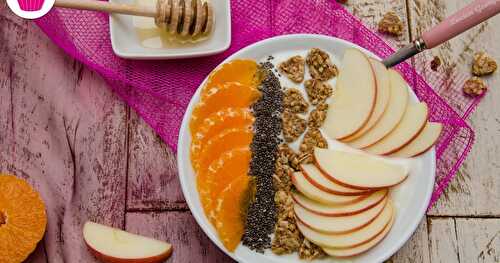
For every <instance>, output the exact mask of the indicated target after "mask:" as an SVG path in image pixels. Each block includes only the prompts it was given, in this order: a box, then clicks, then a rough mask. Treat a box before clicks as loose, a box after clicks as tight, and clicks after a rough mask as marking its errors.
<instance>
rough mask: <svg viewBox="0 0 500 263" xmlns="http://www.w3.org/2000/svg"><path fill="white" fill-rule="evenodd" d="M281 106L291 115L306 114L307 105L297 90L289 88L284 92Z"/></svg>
mask: <svg viewBox="0 0 500 263" xmlns="http://www.w3.org/2000/svg"><path fill="white" fill-rule="evenodd" d="M283 106H284V107H285V109H287V110H289V111H290V112H293V113H303V112H307V108H308V107H309V104H308V103H307V102H306V100H305V99H304V97H303V96H302V94H301V93H300V91H299V90H298V89H295V88H291V89H287V90H286V91H285V94H284V96H283Z"/></svg>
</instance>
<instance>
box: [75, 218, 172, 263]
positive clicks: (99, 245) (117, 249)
mask: <svg viewBox="0 0 500 263" xmlns="http://www.w3.org/2000/svg"><path fill="white" fill-rule="evenodd" d="M83 239H84V240H85V243H86V244H87V247H88V249H89V250H90V252H92V254H94V256H95V257H96V258H98V259H99V260H101V261H102V262H106V263H131V262H133V263H160V262H164V261H165V260H166V259H167V258H169V257H170V255H171V254H172V250H173V249H172V245H171V244H168V243H166V242H162V241H159V240H156V239H152V238H148V237H144V236H140V235H136V234H132V233H129V232H125V231H123V230H120V229H117V228H112V227H109V226H105V225H101V224H97V223H94V222H90V221H88V222H86V223H85V225H84V226H83Z"/></svg>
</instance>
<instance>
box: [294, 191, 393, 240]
mask: <svg viewBox="0 0 500 263" xmlns="http://www.w3.org/2000/svg"><path fill="white" fill-rule="evenodd" d="M387 199H388V198H387V197H386V198H384V200H383V201H382V202H380V203H378V204H377V205H375V206H374V207H372V208H370V209H367V210H366V211H363V212H361V213H358V214H354V215H348V216H321V215H318V214H315V213H312V212H310V211H308V210H306V209H305V208H303V207H302V206H300V205H298V204H296V203H295V204H294V205H293V210H294V211H295V215H296V217H297V220H300V222H302V224H304V225H305V226H307V227H309V228H310V229H312V230H315V231H318V232H321V233H326V234H343V233H347V232H351V231H354V230H358V229H361V228H362V227H364V226H366V225H368V224H369V223H370V222H372V221H373V220H374V219H375V218H376V217H377V216H378V215H379V214H380V213H381V212H382V210H384V207H385V205H386V204H387Z"/></svg>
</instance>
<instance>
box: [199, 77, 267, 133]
mask: <svg viewBox="0 0 500 263" xmlns="http://www.w3.org/2000/svg"><path fill="white" fill-rule="evenodd" d="M259 96H260V92H259V91H258V90H257V88H256V87H254V86H248V85H242V84H240V83H238V82H227V83H224V84H222V85H221V86H218V87H216V88H212V89H211V90H210V92H208V93H207V94H205V95H203V96H201V100H200V102H199V103H198V104H197V105H196V106H195V108H194V109H193V113H192V115H191V121H190V123H189V128H190V130H191V134H196V132H197V131H198V129H199V128H200V126H201V125H202V124H203V120H204V119H205V118H207V117H208V116H210V114H212V113H214V112H217V111H219V110H221V109H224V108H228V107H234V108H237V107H241V108H245V107H250V106H251V105H252V104H253V102H254V101H255V100H256V99H257V98H258V97H259Z"/></svg>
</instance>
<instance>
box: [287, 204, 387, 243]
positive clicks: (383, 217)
mask: <svg viewBox="0 0 500 263" xmlns="http://www.w3.org/2000/svg"><path fill="white" fill-rule="evenodd" d="M393 215H394V208H393V206H392V203H391V202H387V205H386V206H385V208H384V210H383V211H382V212H381V213H380V215H378V216H377V217H376V218H375V220H373V222H371V223H370V224H368V225H367V226H365V227H363V228H361V229H359V230H356V231H353V232H349V233H346V234H324V233H321V232H317V231H314V230H312V229H310V228H309V227H307V226H306V225H304V224H303V223H302V222H301V221H297V227H298V228H299V230H300V232H301V233H302V234H303V235H304V236H305V237H306V238H307V239H309V240H310V241H311V242H313V243H314V244H316V245H318V246H320V247H324V248H348V247H354V246H359V245H361V244H364V243H366V242H369V241H370V240H372V239H373V238H375V237H376V236H377V235H378V234H380V233H381V232H382V231H383V230H384V229H385V227H386V226H387V225H388V224H389V222H390V221H391V219H392V217H393Z"/></svg>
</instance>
